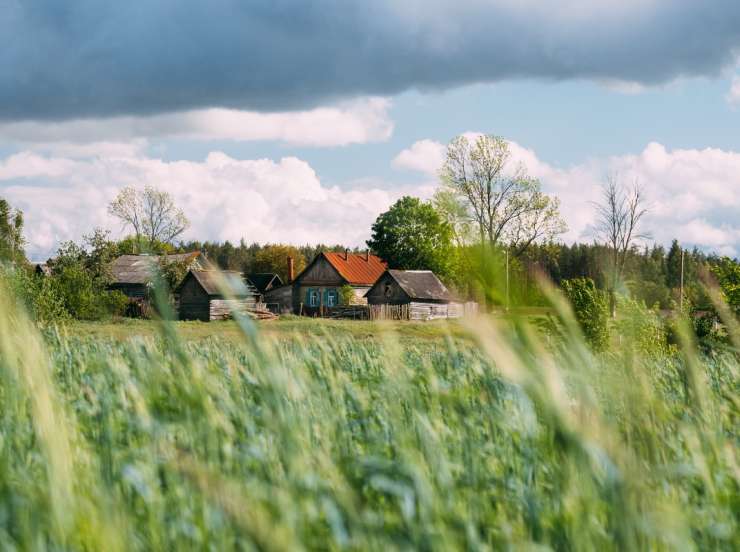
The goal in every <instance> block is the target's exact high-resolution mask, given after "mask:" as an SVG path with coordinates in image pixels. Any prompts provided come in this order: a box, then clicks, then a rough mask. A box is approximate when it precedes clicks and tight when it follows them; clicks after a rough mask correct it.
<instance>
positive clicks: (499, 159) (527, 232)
mask: <svg viewBox="0 0 740 552" xmlns="http://www.w3.org/2000/svg"><path fill="white" fill-rule="evenodd" d="M510 161H511V151H510V149H509V143H508V142H507V141H506V140H505V139H503V138H501V137H499V136H490V135H481V136H478V137H477V138H475V139H474V140H469V139H468V138H467V137H465V136H458V137H457V138H455V139H454V140H452V142H450V144H449V145H448V146H447V156H446V160H445V163H444V165H443V167H442V170H441V173H440V176H441V179H442V183H443V186H444V188H443V189H444V190H446V191H448V192H449V194H447V195H445V196H442V197H441V198H438V199H439V200H440V203H441V204H442V205H447V206H448V208H447V209H446V211H447V212H449V213H455V212H456V211H455V209H450V208H449V205H448V204H449V201H450V200H453V199H456V200H457V202H458V203H459V204H460V205H461V206H462V208H463V212H464V213H465V215H466V216H467V220H468V221H470V222H471V223H472V225H473V226H474V227H477V228H476V230H477V233H478V235H479V237H480V241H481V243H488V245H489V246H490V247H500V246H504V247H509V248H510V249H511V252H512V253H513V255H514V256H517V257H518V256H520V255H521V254H523V253H524V252H525V251H526V250H527V248H529V247H530V246H531V245H532V244H533V243H536V242H541V241H550V240H552V239H554V238H555V237H556V236H558V235H560V234H562V233H564V232H565V231H566V230H567V227H566V225H565V222H564V221H563V219H562V218H561V216H560V201H559V200H558V198H556V197H550V196H548V195H546V194H545V193H543V192H542V189H541V185H540V182H539V180H537V179H536V178H532V177H530V176H529V175H528V174H527V173H526V171H525V169H524V167H523V166H522V165H518V166H514V167H512V166H511V165H512V164H511V163H510Z"/></svg>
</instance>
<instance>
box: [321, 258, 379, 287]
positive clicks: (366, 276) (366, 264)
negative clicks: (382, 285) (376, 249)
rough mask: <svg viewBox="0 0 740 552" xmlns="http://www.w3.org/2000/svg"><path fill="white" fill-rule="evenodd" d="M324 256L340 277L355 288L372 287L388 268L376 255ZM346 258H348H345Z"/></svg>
mask: <svg viewBox="0 0 740 552" xmlns="http://www.w3.org/2000/svg"><path fill="white" fill-rule="evenodd" d="M324 256H325V257H326V259H327V260H328V261H329V262H330V263H331V265H332V266H333V267H334V268H335V269H336V271H337V272H339V275H340V276H341V277H342V278H344V279H345V280H347V283H348V284H350V285H354V286H362V285H366V286H371V285H373V284H374V283H375V282H376V280H377V279H378V278H380V277H381V276H382V275H383V272H385V269H386V268H388V266H387V265H386V264H385V263H384V262H383V261H382V260H381V259H380V257H377V256H375V255H367V259H366V258H365V254H364V253H359V254H358V253H328V252H325V253H324ZM345 256H346V258H345Z"/></svg>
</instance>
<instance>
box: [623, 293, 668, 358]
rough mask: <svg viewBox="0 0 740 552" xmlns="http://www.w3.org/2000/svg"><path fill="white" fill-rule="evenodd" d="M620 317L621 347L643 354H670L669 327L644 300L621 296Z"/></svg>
mask: <svg viewBox="0 0 740 552" xmlns="http://www.w3.org/2000/svg"><path fill="white" fill-rule="evenodd" d="M619 312H620V317H619V319H618V320H617V321H616V322H615V328H616V333H617V336H618V338H619V343H618V346H619V347H620V348H625V349H632V350H635V351H637V352H639V353H640V354H641V355H643V356H651V355H668V354H670V348H669V347H668V329H667V327H666V324H665V322H664V321H663V319H662V318H661V317H660V315H659V314H658V313H656V312H655V311H653V310H651V309H649V308H647V307H646V306H645V304H644V303H643V302H642V301H636V300H634V299H629V298H627V297H620V301H619Z"/></svg>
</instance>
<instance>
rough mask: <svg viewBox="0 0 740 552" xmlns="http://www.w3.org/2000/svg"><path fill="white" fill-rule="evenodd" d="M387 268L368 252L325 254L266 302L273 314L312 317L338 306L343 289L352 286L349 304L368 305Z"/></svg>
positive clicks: (266, 297)
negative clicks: (290, 313)
mask: <svg viewBox="0 0 740 552" xmlns="http://www.w3.org/2000/svg"><path fill="white" fill-rule="evenodd" d="M386 268H387V267H386V264H385V263H384V262H383V261H382V260H381V259H380V258H379V257H377V256H375V255H372V254H370V253H369V252H367V253H350V252H349V251H344V252H339V253H334V252H322V253H319V254H318V255H317V256H316V257H315V258H314V259H313V261H311V263H309V265H308V266H307V267H306V268H305V269H304V270H303V272H301V273H300V274H299V275H298V276H297V277H296V278H295V280H292V281H291V282H290V284H288V285H284V286H282V287H277V288H273V289H272V290H270V291H268V292H266V294H265V302H266V303H267V304H268V306H269V307H270V309H271V310H273V311H275V309H277V311H278V312H286V311H287V312H293V313H295V314H306V315H309V316H312V315H316V314H321V313H323V312H325V311H326V309H327V308H332V307H336V306H339V304H340V303H341V289H342V288H343V287H345V286H349V287H350V288H352V292H353V295H352V297H351V300H350V303H351V304H367V302H366V300H365V297H364V296H365V293H366V292H367V291H368V290H369V289H370V287H371V286H372V285H373V284H374V283H375V281H376V280H377V279H378V278H379V277H380V276H381V275H382V274H383V272H384V271H385V269H386Z"/></svg>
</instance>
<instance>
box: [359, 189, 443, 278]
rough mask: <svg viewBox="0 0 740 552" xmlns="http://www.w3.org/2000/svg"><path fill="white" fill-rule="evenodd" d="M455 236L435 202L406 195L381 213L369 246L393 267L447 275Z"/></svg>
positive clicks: (374, 225) (375, 223)
mask: <svg viewBox="0 0 740 552" xmlns="http://www.w3.org/2000/svg"><path fill="white" fill-rule="evenodd" d="M452 236H453V233H452V228H451V227H450V225H449V224H448V223H447V222H446V221H445V220H444V219H443V218H442V217H441V216H440V214H439V213H438V212H437V210H436V209H435V208H434V206H433V205H431V204H429V203H424V202H422V201H421V200H420V199H418V198H415V197H409V196H405V197H402V198H401V199H399V200H398V201H397V202H396V203H394V204H393V205H392V206H391V208H390V209H389V210H388V211H386V212H385V213H381V214H380V216H378V218H377V219H376V221H375V222H374V223H373V226H372V237H371V239H370V240H368V242H367V245H368V247H370V248H371V249H372V250H373V251H374V252H375V253H377V254H378V256H379V257H380V258H382V259H383V260H384V261H386V262H387V263H388V265H389V266H390V267H391V268H398V269H402V270H432V271H433V272H435V273H436V274H437V275H439V276H440V277H445V276H449V274H450V269H451V258H452V254H453V250H452Z"/></svg>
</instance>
